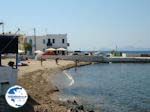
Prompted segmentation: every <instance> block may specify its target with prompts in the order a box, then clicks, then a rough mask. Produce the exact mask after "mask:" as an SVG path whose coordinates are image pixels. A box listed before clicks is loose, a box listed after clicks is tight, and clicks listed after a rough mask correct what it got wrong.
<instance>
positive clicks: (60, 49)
mask: <svg viewBox="0 0 150 112" xmlns="http://www.w3.org/2000/svg"><path fill="white" fill-rule="evenodd" d="M57 51H67V49H65V48H58V49H57Z"/></svg>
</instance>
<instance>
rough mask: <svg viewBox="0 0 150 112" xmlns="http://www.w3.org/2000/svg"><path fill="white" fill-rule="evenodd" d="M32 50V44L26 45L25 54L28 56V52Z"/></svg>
mask: <svg viewBox="0 0 150 112" xmlns="http://www.w3.org/2000/svg"><path fill="white" fill-rule="evenodd" d="M31 49H32V46H31V44H29V43H24V50H25V54H27V51H30V50H31Z"/></svg>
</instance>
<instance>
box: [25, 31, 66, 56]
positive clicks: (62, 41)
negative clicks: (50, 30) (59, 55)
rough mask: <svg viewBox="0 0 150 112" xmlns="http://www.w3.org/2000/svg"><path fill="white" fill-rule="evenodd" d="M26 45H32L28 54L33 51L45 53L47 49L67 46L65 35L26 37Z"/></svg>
mask: <svg viewBox="0 0 150 112" xmlns="http://www.w3.org/2000/svg"><path fill="white" fill-rule="evenodd" d="M27 43H29V44H31V45H32V50H31V51H30V53H29V54H33V53H34V51H35V50H41V51H45V50H46V49H47V48H56V49H57V48H65V49H67V47H68V46H69V43H68V42H67V34H47V35H44V36H27Z"/></svg>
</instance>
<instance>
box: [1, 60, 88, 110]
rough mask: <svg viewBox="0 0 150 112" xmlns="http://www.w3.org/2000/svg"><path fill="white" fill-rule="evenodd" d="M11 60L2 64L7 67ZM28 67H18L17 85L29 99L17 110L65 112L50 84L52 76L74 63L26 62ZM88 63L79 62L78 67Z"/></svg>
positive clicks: (53, 87) (53, 86) (52, 61)
mask: <svg viewBox="0 0 150 112" xmlns="http://www.w3.org/2000/svg"><path fill="white" fill-rule="evenodd" d="M10 60H11V61H13V59H4V60H3V62H2V63H3V64H4V65H7V63H8V62H9V61H10ZM26 63H28V66H20V67H19V69H18V84H19V85H21V86H22V87H24V88H25V89H26V90H27V93H28V95H29V99H28V102H27V104H26V105H25V106H24V107H22V108H20V109H18V111H21V112H67V111H68V108H67V106H66V104H65V103H64V102H60V101H57V100H53V99H57V98H56V97H57V95H56V93H57V92H59V90H58V88H57V87H56V86H55V85H53V84H52V83H51V81H50V80H53V78H52V76H53V75H55V74H56V73H58V72H61V71H62V70H64V69H67V68H72V67H74V66H75V62H74V61H65V60H59V63H58V65H57V64H56V62H55V60H47V61H43V63H42V66H41V62H40V61H35V60H28V61H26ZM87 64H89V63H85V62H80V63H79V64H78V65H79V66H82V65H87Z"/></svg>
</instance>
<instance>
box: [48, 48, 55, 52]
mask: <svg viewBox="0 0 150 112" xmlns="http://www.w3.org/2000/svg"><path fill="white" fill-rule="evenodd" d="M46 51H56V49H54V48H48V49H46Z"/></svg>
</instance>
